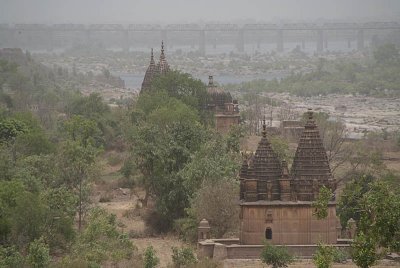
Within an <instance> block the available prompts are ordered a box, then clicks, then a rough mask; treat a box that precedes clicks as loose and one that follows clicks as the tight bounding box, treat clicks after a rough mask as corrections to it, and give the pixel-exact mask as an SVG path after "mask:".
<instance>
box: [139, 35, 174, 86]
mask: <svg viewBox="0 0 400 268" xmlns="http://www.w3.org/2000/svg"><path fill="white" fill-rule="evenodd" d="M169 70H170V69H169V64H168V62H167V59H166V57H165V53H164V42H161V54H160V59H159V62H158V64H157V65H156V64H155V62H154V55H153V49H151V57H150V64H149V67H147V70H146V73H145V75H144V78H143V83H142V88H141V91H140V92H144V91H147V90H149V89H150V87H151V82H152V80H153V78H154V77H155V76H156V75H165V74H166V73H168V72H169Z"/></svg>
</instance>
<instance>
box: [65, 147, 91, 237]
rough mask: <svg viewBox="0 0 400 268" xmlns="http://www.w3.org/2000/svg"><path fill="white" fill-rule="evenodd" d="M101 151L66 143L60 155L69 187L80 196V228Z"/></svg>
mask: <svg viewBox="0 0 400 268" xmlns="http://www.w3.org/2000/svg"><path fill="white" fill-rule="evenodd" d="M98 153H99V150H98V149H97V148H95V147H93V146H92V145H90V144H88V145H87V146H86V147H84V146H81V144H80V143H79V142H76V141H66V142H64V144H62V147H61V150H60V153H59V165H60V169H61V171H62V174H63V178H64V181H65V184H66V185H67V187H69V188H70V189H71V190H73V191H74V192H75V193H76V194H77V196H78V227H79V230H80V229H81V227H82V220H83V216H84V213H85V208H86V205H87V203H88V202H89V195H88V191H89V188H88V183H89V181H88V180H89V178H90V177H91V174H92V172H93V167H94V166H95V161H96V157H97V155H98Z"/></svg>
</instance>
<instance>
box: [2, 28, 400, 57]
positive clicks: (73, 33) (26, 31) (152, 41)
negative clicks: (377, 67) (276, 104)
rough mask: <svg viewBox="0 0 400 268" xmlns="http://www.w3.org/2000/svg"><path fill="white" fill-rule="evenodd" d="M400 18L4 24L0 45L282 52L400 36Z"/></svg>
mask: <svg viewBox="0 0 400 268" xmlns="http://www.w3.org/2000/svg"><path fill="white" fill-rule="evenodd" d="M399 33H400V23H399V22H365V23H323V24H316V23H293V24H244V25H237V24H203V25H200V24H169V25H157V24H130V25H122V24H90V25H83V24H53V25H46V24H13V25H9V24H0V47H21V48H26V49H34V50H40V49H44V50H49V51H51V50H53V49H57V48H68V47H73V46H93V45H97V46H101V47H105V48H119V49H123V50H129V49H130V48H135V47H136V48H137V47H150V46H154V45H156V46H158V45H159V43H160V40H161V39H162V40H164V41H165V42H166V43H167V44H168V45H169V46H170V47H172V46H187V45H189V46H190V47H191V48H195V49H197V50H198V52H200V53H201V54H202V55H205V54H206V52H207V51H206V46H207V45H212V47H213V48H216V46H217V45H221V44H230V45H234V46H235V47H236V50H237V51H238V52H244V51H245V46H246V45H248V44H253V45H256V46H257V48H259V47H260V44H264V43H268V44H274V47H275V45H276V51H278V52H282V51H284V47H285V42H292V43H293V42H295V43H298V44H299V47H300V46H301V49H304V48H305V46H306V43H307V42H313V43H314V42H315V44H316V46H315V50H316V51H317V52H322V51H324V49H327V48H328V43H329V42H331V41H332V42H334V41H340V42H346V43H347V47H348V48H351V47H352V46H353V45H354V48H356V49H358V50H362V49H364V47H365V43H366V41H368V42H371V40H372V41H373V40H374V39H379V38H384V37H385V36H390V35H393V34H396V35H399V36H400V34H399Z"/></svg>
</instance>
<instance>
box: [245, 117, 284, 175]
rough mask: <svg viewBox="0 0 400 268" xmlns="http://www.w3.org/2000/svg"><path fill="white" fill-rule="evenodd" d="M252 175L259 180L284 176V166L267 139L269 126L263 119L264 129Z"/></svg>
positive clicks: (254, 159)
mask: <svg viewBox="0 0 400 268" xmlns="http://www.w3.org/2000/svg"><path fill="white" fill-rule="evenodd" d="M251 175H253V176H254V179H258V180H266V181H270V180H279V179H280V178H281V177H282V167H281V162H280V160H279V158H278V156H277V155H276V154H275V152H274V150H273V149H272V147H271V144H270V143H269V141H268V139H267V127H266V125H265V120H264V121H263V131H262V137H261V140H260V142H259V143H258V147H257V150H256V153H255V155H254V158H253V165H252V167H251Z"/></svg>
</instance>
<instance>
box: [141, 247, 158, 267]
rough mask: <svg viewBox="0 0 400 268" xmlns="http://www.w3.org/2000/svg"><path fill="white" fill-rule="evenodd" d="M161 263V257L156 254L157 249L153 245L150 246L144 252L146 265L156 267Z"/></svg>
mask: <svg viewBox="0 0 400 268" xmlns="http://www.w3.org/2000/svg"><path fill="white" fill-rule="evenodd" d="M159 263H160V259H159V258H157V256H156V251H155V250H154V248H153V247H152V246H148V247H147V248H146V251H145V252H144V267H145V268H154V267H156V266H157V264H159Z"/></svg>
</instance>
